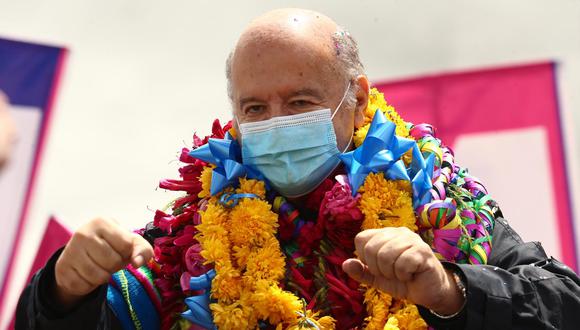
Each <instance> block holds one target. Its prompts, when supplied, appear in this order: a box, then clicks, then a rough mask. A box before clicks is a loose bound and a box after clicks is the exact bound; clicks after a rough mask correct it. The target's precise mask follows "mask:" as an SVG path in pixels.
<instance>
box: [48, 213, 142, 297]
mask: <svg viewBox="0 0 580 330" xmlns="http://www.w3.org/2000/svg"><path fill="white" fill-rule="evenodd" d="M151 257H153V248H152V247H151V245H150V244H149V242H147V241H146V240H145V239H144V238H143V237H141V236H139V235H138V234H135V233H132V232H129V231H127V230H126V229H124V228H122V227H121V226H119V225H118V224H117V223H116V222H115V221H113V220H109V219H103V218H97V219H95V220H92V221H91V222H89V223H87V224H85V225H83V226H82V227H80V228H79V229H78V230H77V231H76V232H75V233H74V234H73V236H72V237H71V239H70V240H69V242H68V244H67V245H66V247H65V249H64V250H63V252H62V254H61V255H60V257H59V258H58V260H57V262H56V266H55V278H56V285H55V290H56V292H55V293H56V295H57V297H58V299H59V301H60V302H62V303H63V304H64V305H65V306H72V305H74V304H75V303H76V302H78V301H79V300H81V299H82V298H83V297H84V296H86V295H88V294H89V293H91V292H92V291H93V290H95V289H96V288H97V287H99V286H100V285H102V284H105V283H107V282H108V281H109V278H110V277H111V274H113V273H115V272H117V271H119V270H121V269H123V268H125V267H126V266H127V265H128V264H132V265H133V267H136V268H137V267H141V266H143V265H144V264H145V263H146V262H147V261H149V259H151Z"/></svg>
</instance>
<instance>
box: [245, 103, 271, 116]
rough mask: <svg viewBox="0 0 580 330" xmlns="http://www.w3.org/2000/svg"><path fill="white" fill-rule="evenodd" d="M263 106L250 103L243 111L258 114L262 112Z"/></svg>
mask: <svg viewBox="0 0 580 330" xmlns="http://www.w3.org/2000/svg"><path fill="white" fill-rule="evenodd" d="M265 108H266V107H265V106H263V105H250V106H248V107H246V109H245V110H244V112H245V113H246V114H248V115H255V114H260V113H262V112H264V110H265Z"/></svg>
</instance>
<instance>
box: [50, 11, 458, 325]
mask: <svg viewBox="0 0 580 330" xmlns="http://www.w3.org/2000/svg"><path fill="white" fill-rule="evenodd" d="M337 31H338V26H337V25H336V23H334V22H333V21H332V20H331V19H330V18H328V17H326V16H324V15H322V14H319V13H316V12H312V11H307V10H299V9H283V10H275V11H272V12H269V13H266V14H265V15H263V16H261V17H259V18H257V19H255V20H254V21H253V22H251V24H250V25H249V26H248V27H247V28H246V30H245V31H244V32H243V33H242V35H241V36H240V38H239V40H238V43H237V44H236V47H235V49H234V53H233V57H232V61H231V98H232V105H233V111H234V116H235V117H236V119H237V122H238V123H245V122H253V121H260V120H265V119H268V118H271V117H276V116H285V115H291V114H297V113H303V112H308V111H313V110H318V109H325V108H330V109H333V110H334V109H336V107H337V106H338V105H339V103H340V100H341V99H342V96H343V95H344V93H345V91H346V89H347V86H349V83H350V90H351V91H352V93H351V99H350V100H347V102H345V103H344V104H343V105H342V106H341V108H340V109H339V111H338V113H337V115H336V116H335V117H334V121H333V124H334V128H335V131H336V135H337V141H338V148H339V149H340V150H345V149H347V148H352V146H351V145H350V144H349V143H350V141H351V137H352V134H353V131H354V129H355V127H358V126H360V125H361V124H362V122H363V111H364V109H365V107H366V105H367V102H368V94H369V81H368V79H367V78H366V77H365V76H364V75H360V76H358V77H350V76H348V74H347V73H346V72H345V70H344V69H343V68H342V67H341V65H340V64H339V61H338V60H337V55H336V49H335V45H334V43H333V40H332V35H333V34H334V33H336V32H337ZM242 143H243V136H242ZM355 245H356V251H357V256H358V259H349V260H347V261H345V263H344V264H343V269H344V270H345V272H347V273H348V274H349V275H350V276H351V277H353V278H354V279H356V280H358V281H360V282H363V283H366V284H369V285H372V286H375V287H377V288H379V289H381V290H383V291H385V292H388V293H390V294H392V295H394V296H397V297H400V298H407V299H409V300H411V301H413V302H414V303H416V304H420V305H423V306H425V307H427V308H430V309H432V310H434V311H435V312H438V313H440V314H446V315H449V314H453V313H455V312H457V311H459V310H460V308H461V306H462V305H463V303H464V298H463V296H462V294H461V292H460V291H459V289H458V288H457V285H456V283H455V281H454V280H453V277H452V275H451V274H450V273H448V272H447V271H446V270H445V269H444V268H443V266H442V265H441V263H440V262H439V261H438V260H437V258H436V257H435V255H434V254H433V252H432V251H431V249H430V247H429V246H428V245H427V244H426V243H424V242H423V241H422V240H421V238H420V237H419V236H418V235H417V234H415V233H413V232H411V231H410V230H408V229H404V228H385V229H380V230H367V231H364V232H361V233H359V234H358V235H357V237H356V240H355ZM152 255H153V251H152V249H151V247H150V246H149V245H148V244H147V242H146V241H144V240H143V239H142V238H140V237H139V236H138V235H135V234H131V233H129V232H126V231H125V230H124V229H122V228H121V227H120V226H119V225H118V224H116V223H115V222H113V221H110V220H104V219H101V218H99V219H96V220H93V221H91V222H89V223H88V224H86V225H85V226H83V227H81V228H80V229H79V230H78V231H77V232H76V233H75V234H74V235H73V237H72V238H71V240H70V241H69V243H68V245H67V246H66V248H65V250H64V252H63V253H62V255H61V256H60V258H59V260H58V261H57V264H56V274H55V275H56V282H57V283H56V284H57V285H56V287H55V289H56V291H57V296H58V297H60V299H61V301H62V302H63V303H65V304H67V305H69V306H72V305H73V304H74V303H75V302H77V301H79V300H80V299H82V297H83V296H85V295H87V294H88V293H90V292H91V291H92V290H94V289H95V288H96V287H98V286H99V285H101V284H104V283H106V282H107V280H108V277H109V276H110V274H111V273H113V272H114V271H116V270H119V269H121V268H123V267H125V266H126V265H127V264H129V263H132V264H133V265H134V266H139V265H142V264H143V263H144V262H145V261H147V260H148V259H149V258H151V257H152Z"/></svg>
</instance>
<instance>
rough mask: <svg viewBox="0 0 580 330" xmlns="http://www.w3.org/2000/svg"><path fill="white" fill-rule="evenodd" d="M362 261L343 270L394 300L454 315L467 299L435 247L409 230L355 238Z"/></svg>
mask: <svg viewBox="0 0 580 330" xmlns="http://www.w3.org/2000/svg"><path fill="white" fill-rule="evenodd" d="M355 245H356V253H357V256H358V259H348V260H346V261H345V262H344V263H343V265H342V267H343V269H344V271H345V272H346V273H347V274H348V275H349V276H351V277H352V278H354V279H355V280H357V281H359V282H361V283H364V284H367V285H370V286H373V287H375V288H377V289H380V290H381V291H384V292H386V293H388V294H390V295H392V296H394V297H398V298H404V299H409V300H410V301H412V302H413V303H415V304H418V305H422V306H425V307H427V308H430V309H431V310H433V311H435V312H437V313H439V314H443V315H451V314H454V313H456V312H458V311H459V310H460V309H461V307H462V306H463V303H464V300H465V299H464V297H463V294H462V293H461V291H460V290H459V288H458V287H457V283H456V282H455V280H454V278H453V275H452V273H451V272H450V271H448V270H445V268H443V265H442V264H441V263H440V262H439V260H438V259H437V257H436V256H435V255H434V254H433V252H432V251H431V247H429V245H427V243H425V242H423V240H422V239H421V237H419V235H417V234H415V233H413V232H412V231H411V230H409V229H407V228H406V227H400V228H383V229H371V230H365V231H363V232H361V233H359V234H358V235H357V236H356V238H355Z"/></svg>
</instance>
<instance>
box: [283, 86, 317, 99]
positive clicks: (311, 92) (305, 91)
mask: <svg viewBox="0 0 580 330" xmlns="http://www.w3.org/2000/svg"><path fill="white" fill-rule="evenodd" d="M296 96H313V97H317V98H321V97H322V94H321V93H320V92H319V91H317V90H316V89H313V88H302V89H299V90H297V91H294V92H292V93H290V94H289V95H288V97H296Z"/></svg>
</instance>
